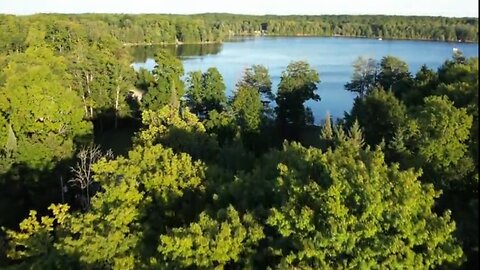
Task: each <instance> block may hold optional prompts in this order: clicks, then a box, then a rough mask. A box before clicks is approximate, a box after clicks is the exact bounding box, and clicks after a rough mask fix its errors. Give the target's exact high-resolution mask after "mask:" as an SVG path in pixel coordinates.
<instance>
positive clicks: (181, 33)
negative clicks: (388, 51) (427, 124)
mask: <svg viewBox="0 0 480 270" xmlns="http://www.w3.org/2000/svg"><path fill="white" fill-rule="evenodd" d="M32 28H34V29H40V30H42V31H43V32H45V36H44V37H43V39H44V40H46V41H47V42H49V43H51V44H52V45H53V46H54V47H55V48H56V49H57V50H59V51H64V50H66V51H68V50H70V49H71V48H73V47H74V44H76V43H77V42H79V41H80V40H85V39H88V40H90V41H92V40H97V39H101V38H105V37H106V36H108V37H111V38H113V39H115V40H117V41H118V42H121V43H124V44H165V43H170V44H173V43H217V42H222V41H224V40H226V39H228V38H230V37H232V36H238V35H241V36H242V35H247V36H253V35H269V36H327V37H328V36H348V37H365V38H384V39H422V40H438V41H455V42H456V41H464V42H465V41H466V42H478V18H446V17H425V16H380V15H376V16H373V15H361V16H353V15H350V16H347V15H322V16H272V15H266V16H250V15H232V14H198V15H188V16H187V15H153V14H151V15H128V14H83V15H66V14H65V15H62V14H37V15H30V16H13V15H0V30H1V31H0V50H2V51H23V50H24V49H25V48H26V47H28V46H29V44H28V42H29V38H28V36H29V32H30V31H31V29H32ZM30 39H31V38H30Z"/></svg>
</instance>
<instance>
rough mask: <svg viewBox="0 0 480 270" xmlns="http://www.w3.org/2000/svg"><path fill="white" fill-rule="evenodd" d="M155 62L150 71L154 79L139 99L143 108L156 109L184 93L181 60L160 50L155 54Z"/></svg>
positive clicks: (175, 100) (171, 102)
mask: <svg viewBox="0 0 480 270" xmlns="http://www.w3.org/2000/svg"><path fill="white" fill-rule="evenodd" d="M155 63H157V64H156V65H155V68H154V69H153V71H152V72H153V77H154V78H155V81H154V83H153V85H152V86H150V87H149V88H148V90H147V93H146V94H145V95H143V97H142V101H141V105H142V108H143V109H144V110H158V109H161V108H163V107H164V106H165V105H167V104H174V103H176V102H178V101H179V99H180V97H181V96H183V93H184V85H183V81H182V80H181V76H183V72H184V71H183V65H182V62H180V60H179V59H177V58H176V57H175V56H173V55H171V54H169V53H168V52H166V51H160V52H158V53H156V54H155Z"/></svg>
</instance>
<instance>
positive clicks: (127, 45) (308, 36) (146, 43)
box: [122, 34, 478, 47]
mask: <svg viewBox="0 0 480 270" xmlns="http://www.w3.org/2000/svg"><path fill="white" fill-rule="evenodd" d="M233 37H238V39H239V41H241V39H242V38H249V39H251V38H262V37H267V38H269V37H284V38H302V37H304V38H312V37H316V38H358V39H371V40H378V39H379V38H376V37H365V36H342V35H330V36H321V35H304V34H296V35H269V34H263V35H255V34H253V35H234V36H233ZM234 41H235V40H234V39H232V40H229V39H225V40H221V41H199V42H181V41H177V42H157V43H152V42H138V43H131V42H124V43H122V45H123V46H125V47H135V46H172V45H175V46H181V45H208V44H223V43H225V42H234ZM379 41H430V42H443V43H460V44H461V43H465V44H478V41H454V40H438V39H419V38H415V39H413V38H382V39H381V40H379Z"/></svg>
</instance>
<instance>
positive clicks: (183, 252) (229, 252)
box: [158, 206, 264, 269]
mask: <svg viewBox="0 0 480 270" xmlns="http://www.w3.org/2000/svg"><path fill="white" fill-rule="evenodd" d="M263 237H264V234H263V232H262V227H261V226H260V225H259V224H258V223H256V222H255V221H254V219H253V217H252V216H251V215H249V214H245V215H243V216H240V215H239V214H238V212H237V211H236V210H235V209H234V208H233V207H232V206H229V207H228V208H227V209H225V210H220V211H219V212H217V217H216V218H211V217H209V216H208V215H207V214H206V213H205V212H203V213H201V214H200V217H199V220H198V222H195V223H191V224H190V225H189V226H188V227H186V228H175V229H173V230H172V233H170V234H168V235H162V236H160V245H159V247H158V251H159V252H160V253H162V254H164V256H165V259H167V260H172V261H174V262H175V263H176V264H178V266H179V267H182V268H184V267H190V266H196V267H200V268H207V269H211V268H215V269H223V268H224V267H225V265H226V264H231V263H239V264H242V261H241V259H242V257H244V256H246V255H251V254H252V253H254V248H255V246H256V245H257V244H258V242H259V241H260V240H261V239H262V238H263Z"/></svg>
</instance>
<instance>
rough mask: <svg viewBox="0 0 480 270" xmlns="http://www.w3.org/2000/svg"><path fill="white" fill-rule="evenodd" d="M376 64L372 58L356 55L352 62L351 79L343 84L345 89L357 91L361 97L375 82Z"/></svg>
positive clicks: (376, 75) (376, 74)
mask: <svg viewBox="0 0 480 270" xmlns="http://www.w3.org/2000/svg"><path fill="white" fill-rule="evenodd" d="M377 77H378V66H377V63H376V61H375V60H374V59H372V58H368V59H366V58H364V57H361V56H360V57H358V58H357V59H356V60H355V62H353V76H352V80H351V81H350V82H349V83H347V84H345V89H346V90H347V91H351V92H354V93H357V94H358V96H359V97H360V98H363V97H364V96H365V95H366V94H367V93H368V91H369V90H371V88H372V87H373V86H375V85H376V83H377Z"/></svg>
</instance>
